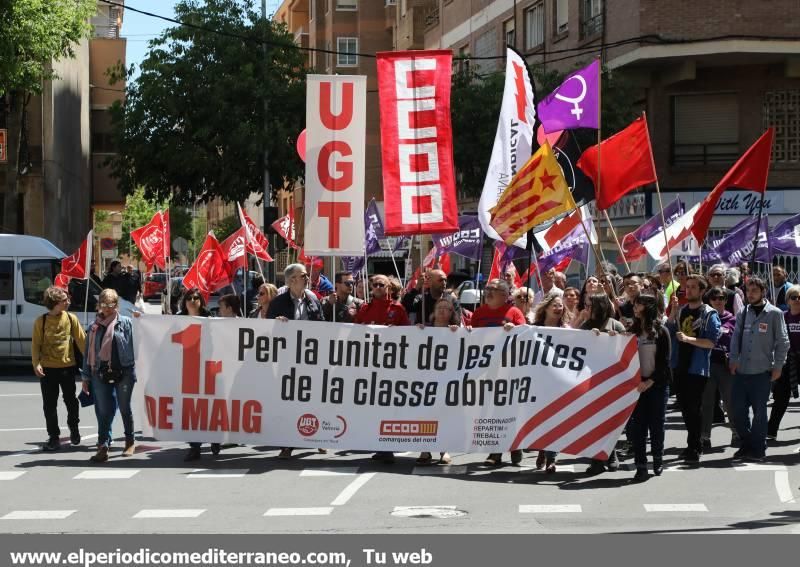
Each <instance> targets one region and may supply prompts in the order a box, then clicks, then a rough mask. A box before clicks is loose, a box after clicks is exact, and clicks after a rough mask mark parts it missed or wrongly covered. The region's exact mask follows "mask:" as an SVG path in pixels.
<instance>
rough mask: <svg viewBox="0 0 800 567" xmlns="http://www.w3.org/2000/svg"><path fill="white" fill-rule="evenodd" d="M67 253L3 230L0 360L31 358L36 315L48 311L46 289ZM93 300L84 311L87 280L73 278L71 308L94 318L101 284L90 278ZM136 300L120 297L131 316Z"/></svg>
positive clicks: (88, 318) (87, 318)
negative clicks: (45, 302)
mask: <svg viewBox="0 0 800 567" xmlns="http://www.w3.org/2000/svg"><path fill="white" fill-rule="evenodd" d="M65 256H66V254H64V253H63V252H62V251H61V250H59V249H58V248H57V247H56V246H55V245H54V244H53V243H52V242H50V241H48V240H45V239H44V238H38V237H36V236H27V235H22V234H0V363H3V362H5V363H8V362H27V363H28V364H30V362H31V337H32V336H33V325H34V322H35V321H36V319H37V318H38V317H39V316H41V315H42V314H43V313H46V312H47V309H45V307H44V301H43V294H44V290H45V289H47V288H48V287H49V286H51V285H53V280H55V277H56V275H58V273H59V272H61V259H62V258H64V257H65ZM88 281H89V283H90V286H89V304H88V308H87V310H86V312H84V303H85V301H86V300H85V297H86V280H71V281H70V289H69V291H70V294H71V295H72V304H71V305H70V307H69V310H70V311H72V312H74V313H75V315H77V316H78V320H79V321H80V322H81V324H82V325H84V326H85V322H89V323H91V322H92V321H94V318H95V313H96V312H97V296H98V295H99V294H100V286H98V285H97V284H96V283H95V282H93V281H92V280H88ZM134 310H135V307H134V306H133V304H132V303H130V302H128V301H125V300H124V299H120V313H122V314H124V315H128V316H130V315H131V313H132V312H133V311H134Z"/></svg>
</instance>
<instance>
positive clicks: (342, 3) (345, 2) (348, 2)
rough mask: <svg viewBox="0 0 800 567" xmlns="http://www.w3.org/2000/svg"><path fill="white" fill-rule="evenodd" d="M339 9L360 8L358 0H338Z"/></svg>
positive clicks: (350, 9)
mask: <svg viewBox="0 0 800 567" xmlns="http://www.w3.org/2000/svg"><path fill="white" fill-rule="evenodd" d="M336 9H337V10H348V11H353V10H358V0H336Z"/></svg>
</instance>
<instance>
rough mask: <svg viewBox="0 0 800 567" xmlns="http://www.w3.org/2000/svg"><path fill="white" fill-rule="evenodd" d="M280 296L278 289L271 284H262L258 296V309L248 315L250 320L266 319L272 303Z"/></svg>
mask: <svg viewBox="0 0 800 567" xmlns="http://www.w3.org/2000/svg"><path fill="white" fill-rule="evenodd" d="M276 295H278V288H277V287H275V286H274V285H272V284H271V283H262V284H261V285H260V286H258V293H257V294H256V308H255V309H253V310H252V311H251V312H250V313H248V314H247V318H248V319H266V318H267V312H268V311H269V304H270V302H271V301H272V300H273V299H275V296H276Z"/></svg>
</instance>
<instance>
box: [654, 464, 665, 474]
mask: <svg viewBox="0 0 800 567" xmlns="http://www.w3.org/2000/svg"><path fill="white" fill-rule="evenodd" d="M662 472H664V465H663V464H662V463H653V474H654V475H656V476H661V473H662Z"/></svg>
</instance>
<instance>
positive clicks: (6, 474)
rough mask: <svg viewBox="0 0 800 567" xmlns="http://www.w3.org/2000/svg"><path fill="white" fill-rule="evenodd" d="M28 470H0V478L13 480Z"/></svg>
mask: <svg viewBox="0 0 800 567" xmlns="http://www.w3.org/2000/svg"><path fill="white" fill-rule="evenodd" d="M26 472H28V471H0V480H15V479H17V478H19V477H21V476H22V475H24V474H25V473H26Z"/></svg>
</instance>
